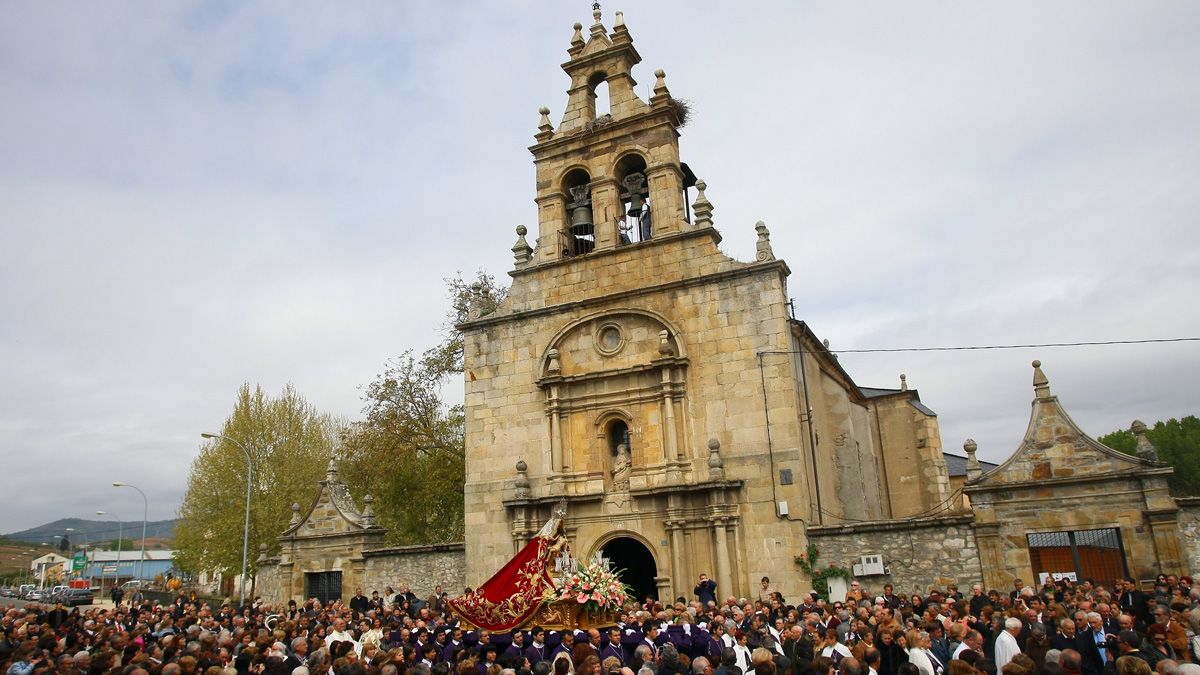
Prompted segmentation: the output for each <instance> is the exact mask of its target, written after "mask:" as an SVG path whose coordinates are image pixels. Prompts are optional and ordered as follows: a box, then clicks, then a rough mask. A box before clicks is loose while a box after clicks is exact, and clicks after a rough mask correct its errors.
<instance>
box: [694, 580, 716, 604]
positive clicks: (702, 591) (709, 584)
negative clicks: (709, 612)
mask: <svg viewBox="0 0 1200 675" xmlns="http://www.w3.org/2000/svg"><path fill="white" fill-rule="evenodd" d="M693 592H694V593H695V594H696V598H697V599H699V600H700V604H701V605H703V606H705V607H707V606H708V603H710V602H712V603H715V602H716V601H717V582H715V581H713V580H712V579H709V578H708V575H707V574H701V575H700V583H698V584H696V588H695V590H694V591H693Z"/></svg>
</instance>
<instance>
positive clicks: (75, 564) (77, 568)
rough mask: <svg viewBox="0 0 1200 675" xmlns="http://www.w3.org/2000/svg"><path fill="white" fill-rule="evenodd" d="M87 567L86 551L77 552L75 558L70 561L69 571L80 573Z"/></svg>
mask: <svg viewBox="0 0 1200 675" xmlns="http://www.w3.org/2000/svg"><path fill="white" fill-rule="evenodd" d="M85 567H87V551H78V552H76V553H75V557H74V558H72V559H71V571H72V572H82V571H83V569H84V568H85Z"/></svg>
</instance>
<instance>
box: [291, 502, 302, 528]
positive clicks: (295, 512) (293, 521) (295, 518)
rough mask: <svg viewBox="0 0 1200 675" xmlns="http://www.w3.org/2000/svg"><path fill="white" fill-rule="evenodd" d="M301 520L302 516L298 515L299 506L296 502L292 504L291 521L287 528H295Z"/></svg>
mask: <svg viewBox="0 0 1200 675" xmlns="http://www.w3.org/2000/svg"><path fill="white" fill-rule="evenodd" d="M301 518H303V516H301V515H300V505H299V504H297V503H296V502H292V519H291V521H289V522H288V527H295V526H297V525H299V524H300V519H301Z"/></svg>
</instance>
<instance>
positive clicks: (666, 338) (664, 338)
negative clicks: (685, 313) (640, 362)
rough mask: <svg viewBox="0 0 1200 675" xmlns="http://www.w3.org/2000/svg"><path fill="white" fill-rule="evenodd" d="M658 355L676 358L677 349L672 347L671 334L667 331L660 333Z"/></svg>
mask: <svg viewBox="0 0 1200 675" xmlns="http://www.w3.org/2000/svg"><path fill="white" fill-rule="evenodd" d="M658 353H659V354H662V355H663V356H675V348H674V347H672V346H671V333H670V332H668V331H666V330H660V331H658Z"/></svg>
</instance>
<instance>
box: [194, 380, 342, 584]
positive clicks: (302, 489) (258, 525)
mask: <svg viewBox="0 0 1200 675" xmlns="http://www.w3.org/2000/svg"><path fill="white" fill-rule="evenodd" d="M338 432H339V425H338V424H337V423H336V421H335V420H334V419H332V418H331V417H330V416H329V415H326V414H324V413H321V412H318V411H317V410H316V409H315V408H313V407H312V406H311V405H310V404H309V403H308V402H307V401H305V400H304V398H303V397H301V396H300V394H298V393H297V392H296V390H295V389H293V388H292V387H291V386H290V385H289V386H286V387H284V388H283V391H281V392H280V394H279V396H276V397H270V396H268V395H267V394H265V393H263V390H262V387H255V388H254V389H251V388H250V385H249V384H244V385H242V387H241V388H240V389H239V390H238V394H237V401H236V402H235V403H234V408H233V413H232V414H230V416H229V417H228V419H226V420H225V424H224V426H223V427H222V428H221V432H220V433H221V435H222V436H226V437H228V438H232V439H236V440H237V441H238V442H240V443H241V444H242V445H244V446H245V447H246V449H247V450H248V451H249V452H250V455H251V456H252V457H253V459H254V481H253V483H254V484H253V488H252V497H251V500H252V503H251V506H250V538H249V539H250V559H249V564H250V570H251V571H250V573H251V574H253V570H254V569H255V568H254V562H255V559H256V558H257V557H258V550H259V545H260V544H266V545H267V550H268V551H270V552H274V551H278V550H279V543H278V540H277V539H276V537H278V535H279V534H280V533H281V532H283V531H284V530H285V529H286V528H287V524H288V521H289V520H290V519H291V505H292V503H293V502H300V503H302V504H303V503H306V502H307V501H308V500H309V499H311V498H312V495H313V491H314V490H315V486H316V484H317V482H318V481H319V480H321V478H322V477H323V476H324V473H325V469H326V467H327V466H328V462H329V459H330V458H331V457H332V456H333V447H334V440H335V439H336V437H337V434H338ZM245 500H246V456H245V455H244V454H243V453H242V451H241V449H239V448H238V447H237V445H235V444H234V443H231V442H229V441H226V440H221V439H211V440H209V441H206V442H205V443H204V444H203V445H202V446H201V448H200V454H199V456H197V457H196V459H195V460H194V461H193V462H192V469H191V473H190V474H189V476H188V486H187V492H186V493H185V494H184V497H183V502H182V504H180V507H179V523H178V524H177V525H176V529H175V550H176V554H175V556H176V558H175V559H176V564H178V566H179V568H180V569H181V570H183V571H185V572H190V573H196V572H200V571H205V570H207V571H218V572H221V573H223V574H227V575H228V574H237V573H239V572H240V571H241V566H242V528H243V518H244V517H245V504H246V501H245Z"/></svg>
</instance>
